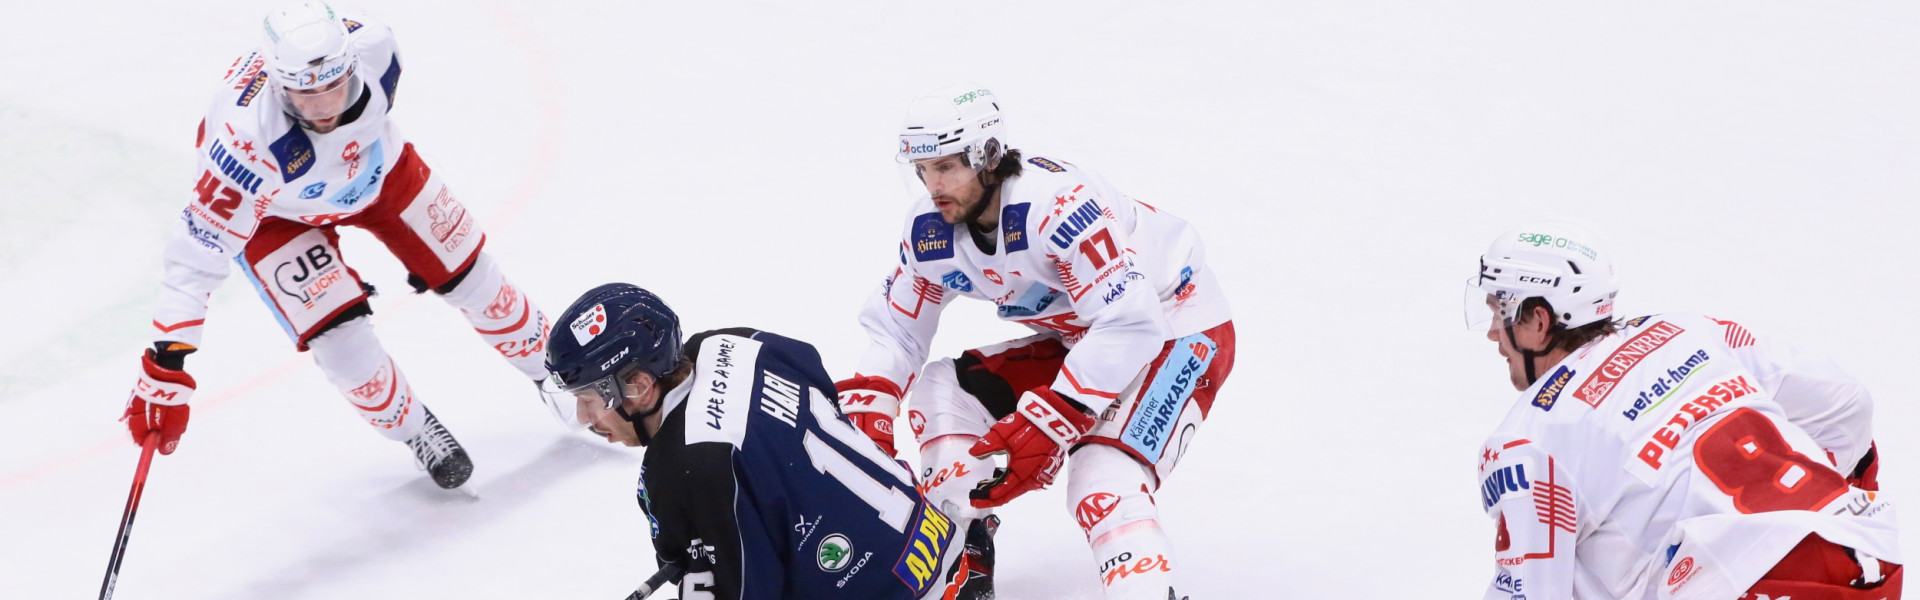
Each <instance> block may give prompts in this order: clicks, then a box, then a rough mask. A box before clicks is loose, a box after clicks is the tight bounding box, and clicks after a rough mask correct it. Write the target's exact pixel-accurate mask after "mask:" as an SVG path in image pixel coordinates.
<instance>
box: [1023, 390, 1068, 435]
mask: <svg viewBox="0 0 1920 600" xmlns="http://www.w3.org/2000/svg"><path fill="white" fill-rule="evenodd" d="M1020 410H1021V411H1022V412H1025V413H1027V420H1029V421H1033V424H1035V425H1039V426H1040V427H1041V428H1043V429H1046V430H1047V437H1051V438H1053V440H1054V441H1056V442H1060V443H1061V444H1072V443H1074V442H1076V441H1079V437H1080V432H1078V431H1075V430H1074V429H1073V425H1070V424H1068V423H1067V421H1066V419H1062V418H1060V415H1058V414H1055V413H1054V412H1053V409H1051V408H1048V407H1047V404H1046V403H1045V402H1040V401H1038V400H1036V401H1033V402H1028V403H1027V405H1026V406H1023V407H1021V408H1020Z"/></svg>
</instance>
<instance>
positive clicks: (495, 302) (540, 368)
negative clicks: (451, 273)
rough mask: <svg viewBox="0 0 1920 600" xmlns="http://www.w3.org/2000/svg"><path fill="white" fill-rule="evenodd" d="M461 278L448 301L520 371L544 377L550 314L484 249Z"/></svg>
mask: <svg viewBox="0 0 1920 600" xmlns="http://www.w3.org/2000/svg"><path fill="white" fill-rule="evenodd" d="M460 277H461V279H460V280H459V281H458V282H456V285H455V286H454V288H453V289H452V290H450V291H448V292H447V293H446V294H445V296H443V297H444V298H445V299H446V301H447V303H448V304H451V305H453V306H454V308H458V309H460V313H461V314H463V315H466V317H467V322H468V323H469V324H471V325H473V329H474V331H477V332H479V333H480V338H481V339H482V340H485V341H486V343H487V345H490V346H493V349H494V351H496V352H499V353H500V355H501V356H503V357H506V359H507V362H509V363H512V364H513V366H514V368H516V369H519V370H520V372H521V374H523V375H525V376H526V377H527V378H528V379H533V380H536V381H538V380H541V379H545V378H546V376H547V369H546V366H545V365H544V364H543V361H544V360H545V358H546V355H545V353H546V351H547V316H546V315H545V314H542V313H541V312H540V308H539V307H536V306H534V305H533V301H532V300H531V299H529V298H527V296H526V294H523V293H521V292H520V289H519V288H517V287H514V285H513V283H512V282H510V281H507V277H506V274H504V273H502V272H501V271H500V267H499V265H498V263H495V262H494V260H493V257H492V256H491V255H488V254H487V253H485V252H482V253H480V256H478V257H476V258H474V260H473V266H472V267H471V268H469V269H467V271H466V272H465V273H462V274H461V276H460Z"/></svg>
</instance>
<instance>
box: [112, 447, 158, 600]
mask: <svg viewBox="0 0 1920 600" xmlns="http://www.w3.org/2000/svg"><path fill="white" fill-rule="evenodd" d="M159 445H160V432H158V431H154V432H149V433H147V439H146V441H145V442H143V443H141V444H140V468H139V469H138V470H135V471H134V472H133V491H132V492H128V493H127V512H126V513H124V514H122V515H120V537H118V538H116V539H114V540H113V558H112V559H111V560H108V561H107V580H106V581H103V582H101V583H100V600H107V599H108V598H112V597H113V585H114V582H115V580H118V579H120V559H121V558H122V557H124V556H126V554H127V534H128V533H132V532H133V511H134V510H136V509H138V508H140V492H142V491H145V490H146V488H147V467H150V466H153V450H154V448H155V447H157V446H159Z"/></svg>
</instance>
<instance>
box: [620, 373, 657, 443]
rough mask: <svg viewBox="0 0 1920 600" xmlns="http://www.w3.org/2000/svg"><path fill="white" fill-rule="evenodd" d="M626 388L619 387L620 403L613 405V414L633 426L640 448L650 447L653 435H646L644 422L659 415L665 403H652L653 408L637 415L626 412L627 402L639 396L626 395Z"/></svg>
mask: <svg viewBox="0 0 1920 600" xmlns="http://www.w3.org/2000/svg"><path fill="white" fill-rule="evenodd" d="M626 387H627V386H624V385H622V386H621V388H622V389H621V390H620V396H621V398H620V403H619V404H616V405H614V407H613V412H614V414H618V415H620V418H622V419H626V420H627V422H628V423H632V424H633V433H634V436H635V437H638V438H640V445H641V446H647V445H651V444H652V443H653V434H651V433H647V424H646V422H645V421H646V420H647V417H651V416H653V415H654V414H656V413H659V412H660V407H661V406H662V405H664V404H666V403H665V402H654V403H653V408H650V409H647V410H645V411H642V412H637V413H630V412H627V400H629V399H632V398H634V397H637V396H639V394H628V393H627V391H626V389H625V388H626ZM648 389H652V387H651V386H649V387H648ZM663 400H664V398H663Z"/></svg>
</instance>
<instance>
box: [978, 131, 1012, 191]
mask: <svg viewBox="0 0 1920 600" xmlns="http://www.w3.org/2000/svg"><path fill="white" fill-rule="evenodd" d="M996 143H997V142H996ZM1019 176H1020V151H1019V150H1015V149H1013V148H1008V149H1007V152H1006V154H1003V155H1001V156H1000V164H997V165H993V168H991V169H981V170H980V184H981V185H984V186H987V187H993V186H996V185H1000V182H1002V181H1006V180H1008V179H1013V178H1015V177H1019Z"/></svg>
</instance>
